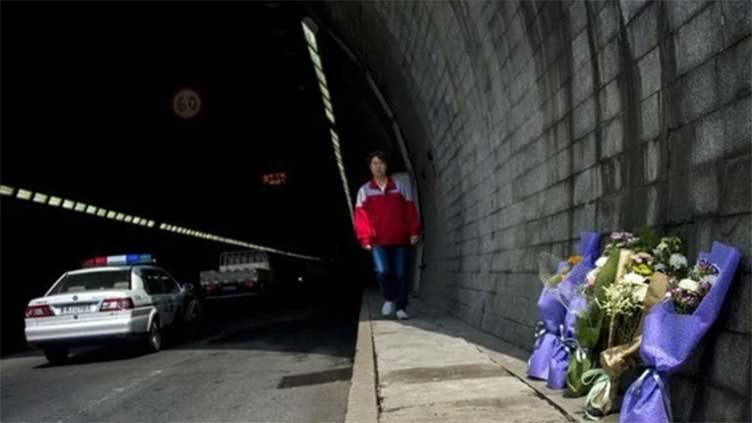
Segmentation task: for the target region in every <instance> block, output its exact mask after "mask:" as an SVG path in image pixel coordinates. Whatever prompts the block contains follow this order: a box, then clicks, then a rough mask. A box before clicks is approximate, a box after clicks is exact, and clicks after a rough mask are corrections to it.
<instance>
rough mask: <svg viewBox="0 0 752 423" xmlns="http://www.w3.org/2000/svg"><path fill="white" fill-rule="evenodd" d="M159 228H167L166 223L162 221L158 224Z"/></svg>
mask: <svg viewBox="0 0 752 423" xmlns="http://www.w3.org/2000/svg"><path fill="white" fill-rule="evenodd" d="M159 229H161V230H163V231H164V230H165V229H167V224H166V223H163V224H161V225H159Z"/></svg>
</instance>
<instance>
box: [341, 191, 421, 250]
mask: <svg viewBox="0 0 752 423" xmlns="http://www.w3.org/2000/svg"><path fill="white" fill-rule="evenodd" d="M355 233H356V235H357V237H358V241H359V242H360V244H361V245H363V246H365V245H375V246H380V245H383V246H386V245H407V244H409V243H410V236H412V235H420V218H419V217H418V210H417V209H416V208H415V203H414V202H413V198H412V194H411V192H410V189H409V187H406V186H403V184H401V183H400V182H399V181H397V180H394V179H392V178H389V179H388V181H387V184H386V187H385V188H384V190H383V191H382V190H381V188H379V186H378V184H376V181H375V180H371V181H370V182H368V183H366V184H364V185H363V186H362V187H360V190H358V199H357V203H356V205H355Z"/></svg>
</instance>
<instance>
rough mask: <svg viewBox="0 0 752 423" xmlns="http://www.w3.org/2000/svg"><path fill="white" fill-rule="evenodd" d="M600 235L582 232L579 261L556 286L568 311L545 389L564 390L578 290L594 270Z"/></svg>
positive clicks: (580, 301) (579, 298) (578, 307)
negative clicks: (591, 270)
mask: <svg viewBox="0 0 752 423" xmlns="http://www.w3.org/2000/svg"><path fill="white" fill-rule="evenodd" d="M599 245H600V235H598V234H596V233H594V232H583V233H582V234H581V235H580V244H579V245H578V252H579V253H580V254H582V257H583V258H582V259H580V260H578V262H577V264H576V265H575V266H574V267H573V268H572V270H571V271H570V273H569V274H568V275H567V278H566V279H565V280H564V281H563V282H561V283H560V284H559V286H558V292H559V298H560V300H561V301H562V304H563V305H564V308H565V309H566V310H567V312H566V314H565V315H564V325H563V326H562V327H561V328H560V330H559V335H560V337H559V339H558V342H555V343H554V352H553V354H552V355H551V362H550V363H549V369H550V370H549V374H548V383H547V385H548V387H549V388H552V389H563V388H565V387H566V379H567V371H568V367H569V361H570V356H571V354H572V353H573V352H574V349H573V348H572V343H573V342H574V335H575V323H576V317H577V313H578V312H579V311H580V310H581V309H582V306H583V303H584V300H583V298H582V295H581V292H582V290H581V289H580V287H581V286H582V284H583V282H584V281H585V276H586V275H587V274H588V272H589V271H590V269H592V268H593V266H594V265H595V264H594V261H595V257H596V256H597V254H598V247H599Z"/></svg>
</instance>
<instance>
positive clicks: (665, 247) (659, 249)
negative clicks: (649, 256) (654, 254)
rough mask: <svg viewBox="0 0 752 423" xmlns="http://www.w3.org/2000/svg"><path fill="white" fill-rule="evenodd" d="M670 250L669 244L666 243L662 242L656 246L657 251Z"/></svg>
mask: <svg viewBox="0 0 752 423" xmlns="http://www.w3.org/2000/svg"><path fill="white" fill-rule="evenodd" d="M667 248H668V244H666V242H665V241H661V243H660V244H658V245H656V246H655V251H663V250H665V249H667Z"/></svg>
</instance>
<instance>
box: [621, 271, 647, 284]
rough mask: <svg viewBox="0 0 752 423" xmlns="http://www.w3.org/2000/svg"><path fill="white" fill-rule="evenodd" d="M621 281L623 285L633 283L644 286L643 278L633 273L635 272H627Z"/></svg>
mask: <svg viewBox="0 0 752 423" xmlns="http://www.w3.org/2000/svg"><path fill="white" fill-rule="evenodd" d="M623 281H624V282H625V283H634V284H638V283H639V284H643V285H644V284H645V277H644V276H642V275H640V274H638V273H635V272H629V273H627V274H626V275H624V279H623Z"/></svg>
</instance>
